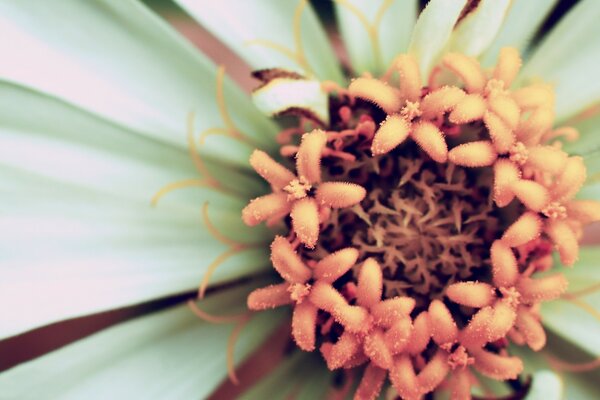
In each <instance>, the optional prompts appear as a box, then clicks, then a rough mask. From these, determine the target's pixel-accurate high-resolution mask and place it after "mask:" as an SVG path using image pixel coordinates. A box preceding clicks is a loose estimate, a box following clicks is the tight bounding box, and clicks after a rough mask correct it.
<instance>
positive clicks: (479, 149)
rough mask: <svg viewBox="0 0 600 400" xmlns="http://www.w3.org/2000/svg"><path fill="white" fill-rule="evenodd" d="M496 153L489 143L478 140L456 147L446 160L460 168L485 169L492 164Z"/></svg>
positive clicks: (496, 155)
mask: <svg viewBox="0 0 600 400" xmlns="http://www.w3.org/2000/svg"><path fill="white" fill-rule="evenodd" d="M497 157H498V153H496V150H495V149H494V146H493V145H492V143H491V142H488V141H487V140H480V141H476V142H469V143H465V144H461V145H459V146H456V147H455V148H453V149H452V150H450V152H449V153H448V159H449V160H450V162H453V163H454V164H456V165H460V166H462V167H471V168H476V167H487V166H490V165H492V164H494V161H496V158H497Z"/></svg>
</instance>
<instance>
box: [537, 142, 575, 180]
mask: <svg viewBox="0 0 600 400" xmlns="http://www.w3.org/2000/svg"><path fill="white" fill-rule="evenodd" d="M567 159H568V154H567V153H565V152H564V151H562V150H560V149H557V148H556V147H553V146H534V147H530V148H529V149H528V156H527V165H528V166H530V167H533V168H535V169H537V170H539V171H544V172H549V173H551V174H554V175H558V174H560V173H562V171H563V170H564V168H565V165H566V163H567Z"/></svg>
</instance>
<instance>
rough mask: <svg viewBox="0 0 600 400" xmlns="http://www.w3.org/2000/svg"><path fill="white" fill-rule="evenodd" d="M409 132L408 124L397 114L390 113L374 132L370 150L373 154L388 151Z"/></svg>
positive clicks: (404, 138)
mask: <svg viewBox="0 0 600 400" xmlns="http://www.w3.org/2000/svg"><path fill="white" fill-rule="evenodd" d="M409 132H410V124H409V123H408V122H407V121H406V120H405V119H404V118H402V117H400V116H399V115H390V116H388V117H387V118H386V119H385V121H383V122H382V123H381V126H380V127H379V129H378V130H377V132H376V133H375V137H374V138H373V143H372V144H371V152H372V153H373V155H374V156H379V155H382V154H386V153H389V152H390V151H392V150H394V149H395V148H396V147H398V146H399V145H400V144H401V143H402V142H404V140H406V138H407V137H408V134H409Z"/></svg>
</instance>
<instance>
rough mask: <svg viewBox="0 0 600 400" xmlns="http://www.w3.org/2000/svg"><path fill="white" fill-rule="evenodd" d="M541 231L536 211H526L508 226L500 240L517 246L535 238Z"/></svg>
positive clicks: (540, 222) (540, 220) (511, 245)
mask: <svg viewBox="0 0 600 400" xmlns="http://www.w3.org/2000/svg"><path fill="white" fill-rule="evenodd" d="M541 232H542V219H541V218H540V216H539V215H538V214H537V213H534V212H532V211H527V212H525V213H524V214H523V215H521V216H520V217H519V219H517V220H516V221H515V222H513V224H512V225H511V226H509V227H508V229H507V230H506V232H504V235H502V241H503V242H504V243H506V244H507V245H508V246H510V247H517V246H521V245H523V244H525V243H527V242H529V241H531V240H533V239H537V238H538V237H539V236H540V234H541Z"/></svg>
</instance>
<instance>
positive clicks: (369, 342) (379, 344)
mask: <svg viewBox="0 0 600 400" xmlns="http://www.w3.org/2000/svg"><path fill="white" fill-rule="evenodd" d="M363 351H364V352H365V354H366V355H367V357H369V358H370V359H371V361H372V362H373V363H374V364H375V365H377V366H378V367H379V368H383V369H391V368H392V363H393V358H392V353H391V352H390V350H389V349H388V347H387V344H386V342H385V337H384V335H383V331H382V330H381V329H379V328H376V329H374V330H372V331H371V332H369V334H368V335H366V336H365V341H364V344H363Z"/></svg>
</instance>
